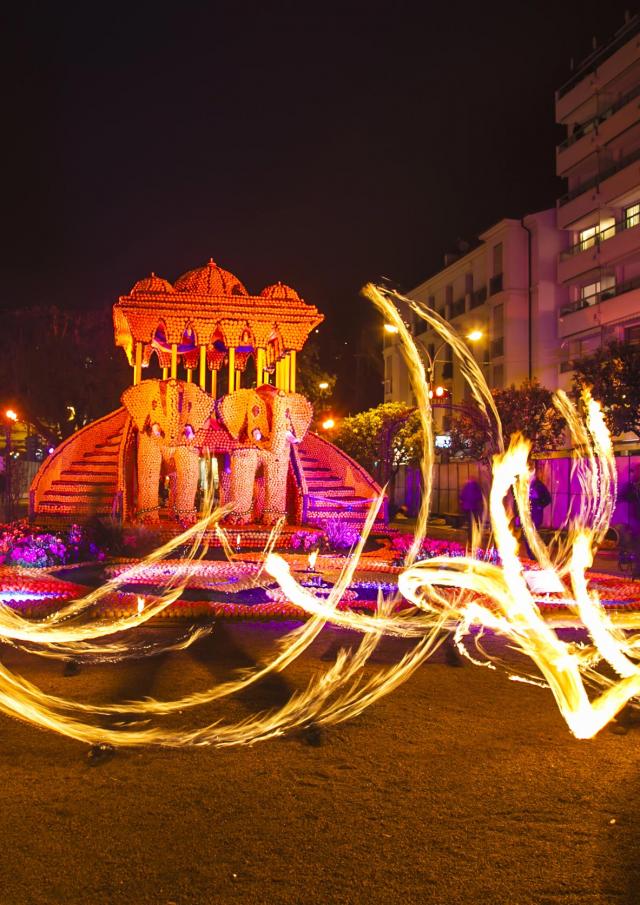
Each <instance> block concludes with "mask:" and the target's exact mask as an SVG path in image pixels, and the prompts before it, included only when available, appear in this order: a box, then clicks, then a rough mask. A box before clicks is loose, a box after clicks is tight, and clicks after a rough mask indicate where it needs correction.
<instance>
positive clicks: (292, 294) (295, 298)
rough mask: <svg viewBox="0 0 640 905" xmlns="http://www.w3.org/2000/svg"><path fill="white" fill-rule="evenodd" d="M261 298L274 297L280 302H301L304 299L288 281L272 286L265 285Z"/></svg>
mask: <svg viewBox="0 0 640 905" xmlns="http://www.w3.org/2000/svg"><path fill="white" fill-rule="evenodd" d="M260 296H261V298H264V299H274V301H278V302H301V301H302V299H301V298H300V296H299V295H298V293H297V292H296V291H295V289H292V288H291V286H287V285H286V283H274V284H273V285H272V286H265V288H264V289H263V290H262V292H261V293H260Z"/></svg>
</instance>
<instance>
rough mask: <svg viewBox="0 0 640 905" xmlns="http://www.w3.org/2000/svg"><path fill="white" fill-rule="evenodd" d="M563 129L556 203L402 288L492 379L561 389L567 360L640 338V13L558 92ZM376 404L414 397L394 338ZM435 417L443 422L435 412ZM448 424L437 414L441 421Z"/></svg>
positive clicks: (427, 347) (442, 356)
mask: <svg viewBox="0 0 640 905" xmlns="http://www.w3.org/2000/svg"><path fill="white" fill-rule="evenodd" d="M555 109H556V121H557V122H558V123H559V124H560V125H562V126H564V127H565V128H566V130H567V136H566V138H565V139H564V140H563V141H562V142H561V143H560V144H559V145H558V147H557V149H556V172H557V175H558V176H560V177H561V178H562V179H564V180H566V188H567V191H566V192H565V194H563V195H562V197H560V198H559V199H558V200H557V204H556V209H555V210H545V211H541V212H539V213H535V214H530V215H528V216H526V217H523V218H522V220H514V219H505V220H501V221H500V222H499V223H497V224H495V226H492V227H491V228H490V229H488V230H487V231H486V232H485V233H483V234H482V235H481V236H480V237H479V239H478V242H477V245H476V247H474V248H473V249H471V250H469V251H468V252H467V253H465V254H462V255H459V256H457V257H455V259H452V258H451V257H449V258H447V259H446V260H445V266H444V268H443V269H442V270H441V271H439V272H438V273H436V274H434V275H433V276H432V277H430V278H429V279H428V280H425V282H424V283H421V284H420V285H419V286H417V287H416V288H415V289H413V290H412V291H410V292H409V293H408V295H409V296H410V297H411V298H414V299H416V300H418V301H420V302H423V303H425V304H427V305H429V306H430V307H432V308H435V309H436V310H437V311H439V312H440V313H441V314H442V315H443V316H444V317H445V318H446V319H447V320H449V321H450V322H451V323H452V325H453V326H454V327H455V328H456V329H457V330H458V332H459V333H461V334H462V335H463V336H465V335H474V331H475V335H478V334H481V338H480V339H477V340H476V341H475V342H474V343H473V344H472V346H471V347H472V348H473V351H474V354H475V356H476V359H477V360H478V362H479V363H480V364H481V366H482V368H483V371H484V374H485V377H486V379H487V383H488V384H489V386H490V387H491V388H501V387H505V386H509V385H511V384H514V383H515V384H516V385H517V384H519V383H521V382H522V381H523V380H525V379H527V378H529V379H536V378H537V379H538V380H539V381H540V383H542V384H543V385H544V386H547V387H549V388H550V389H555V388H562V389H569V388H570V387H571V384H572V376H573V368H572V365H573V362H574V361H575V360H577V359H578V358H581V357H584V356H586V355H589V354H590V353H593V352H595V351H596V350H597V349H599V348H601V347H602V346H606V345H608V344H609V343H610V342H612V341H613V340H622V341H629V342H640V15H638V16H634V17H633V18H629V19H628V21H627V22H626V23H625V24H624V26H623V27H622V28H621V29H620V30H619V31H618V33H617V34H616V35H614V37H613V39H612V40H611V41H610V42H609V43H608V44H606V45H605V46H603V47H600V48H598V49H596V50H594V51H593V53H592V54H591V55H590V56H589V57H588V58H587V59H586V60H585V61H584V62H583V63H581V64H580V65H579V66H578V67H577V69H576V71H575V72H574V74H573V75H572V76H571V78H570V79H569V81H567V82H566V83H565V84H564V85H563V86H562V87H561V88H560V89H558V91H557V92H556V104H555ZM407 319H408V320H409V322H410V323H411V325H412V328H413V330H414V334H415V336H416V337H417V339H418V341H419V344H421V345H422V347H423V350H424V353H425V361H426V362H427V363H428V364H429V362H430V361H434V359H435V361H434V367H433V368H432V375H431V376H432V382H433V384H434V386H442V387H444V388H445V389H446V390H448V391H449V393H450V397H451V399H452V401H453V402H454V403H460V402H464V400H465V396H466V390H465V387H464V384H463V381H462V378H461V375H460V374H459V372H458V369H457V367H456V363H455V362H454V361H452V360H451V358H450V351H449V349H448V348H441V347H440V345H439V342H438V340H437V338H436V337H435V336H434V335H433V334H431V333H430V332H429V331H426V332H425V331H424V330H423V324H422V322H418V321H417V320H416V319H415V318H414V317H413V316H412V315H409V314H408V315H407ZM384 358H385V382H384V389H385V394H384V398H385V401H391V400H402V401H405V402H408V403H411V402H412V401H413V396H412V391H411V387H410V386H409V380H408V374H407V370H406V367H405V366H404V362H403V360H402V356H401V355H400V350H399V346H398V343H397V339H396V338H395V337H393V336H386V337H385V344H384ZM441 420H442V419H441ZM444 427H445V428H446V423H445V425H444Z"/></svg>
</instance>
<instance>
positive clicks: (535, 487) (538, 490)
mask: <svg viewBox="0 0 640 905" xmlns="http://www.w3.org/2000/svg"><path fill="white" fill-rule="evenodd" d="M550 503H551V494H550V493H549V490H548V488H547V485H546V484H545V483H544V481H541V480H540V478H539V477H538V476H537V475H536V476H535V477H534V479H533V481H532V482H531V484H530V485H529V508H530V510H531V521H532V522H533V524H534V525H535V526H536V528H540V527H541V526H542V520H543V518H544V510H545V509H546V508H547V506H548V505H549V504H550Z"/></svg>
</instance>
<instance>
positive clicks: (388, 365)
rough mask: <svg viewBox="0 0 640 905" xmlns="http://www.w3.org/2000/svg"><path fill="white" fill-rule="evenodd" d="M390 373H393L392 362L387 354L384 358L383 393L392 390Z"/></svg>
mask: <svg viewBox="0 0 640 905" xmlns="http://www.w3.org/2000/svg"><path fill="white" fill-rule="evenodd" d="M392 374H393V362H392V361H391V356H390V355H387V357H386V358H385V360H384V391H385V394H389V393H391V392H392V391H393V383H392Z"/></svg>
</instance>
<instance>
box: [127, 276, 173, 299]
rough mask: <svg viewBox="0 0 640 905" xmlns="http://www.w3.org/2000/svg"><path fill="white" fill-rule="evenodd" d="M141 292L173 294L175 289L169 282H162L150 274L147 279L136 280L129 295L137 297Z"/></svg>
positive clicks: (160, 278)
mask: <svg viewBox="0 0 640 905" xmlns="http://www.w3.org/2000/svg"><path fill="white" fill-rule="evenodd" d="M142 292H175V289H174V288H173V286H172V285H171V283H170V282H169V280H163V279H162V277H158V276H156V275H155V273H153V272H152V273H151V274H150V275H149V276H148V277H145V278H144V279H142V280H138V282H137V283H136V284H135V285H134V287H133V289H132V290H131V293H130V295H137V294H138V293H142Z"/></svg>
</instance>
